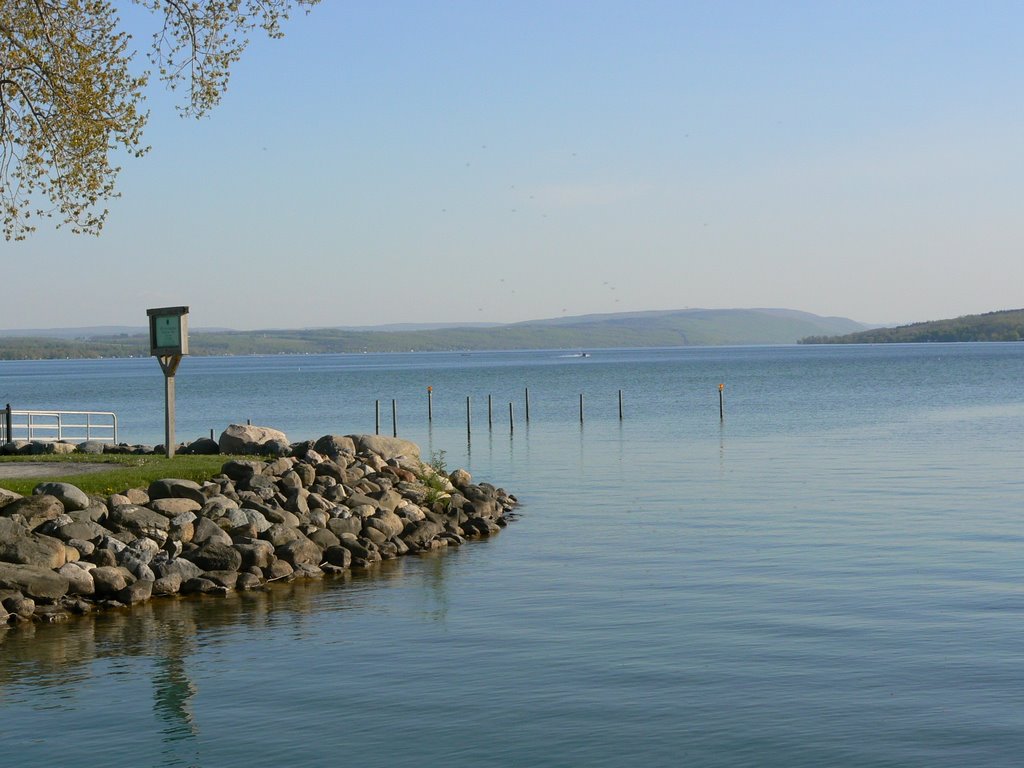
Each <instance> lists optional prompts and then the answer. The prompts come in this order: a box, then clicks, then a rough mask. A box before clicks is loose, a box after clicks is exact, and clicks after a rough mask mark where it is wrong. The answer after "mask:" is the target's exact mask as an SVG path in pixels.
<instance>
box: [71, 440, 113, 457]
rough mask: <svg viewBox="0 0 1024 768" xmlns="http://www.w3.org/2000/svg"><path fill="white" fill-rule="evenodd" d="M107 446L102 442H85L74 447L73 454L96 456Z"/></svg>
mask: <svg viewBox="0 0 1024 768" xmlns="http://www.w3.org/2000/svg"><path fill="white" fill-rule="evenodd" d="M106 447H107V444H106V443H104V442H103V441H102V440H85V441H84V442H81V443H79V444H78V445H77V446H75V453H87V454H90V455H93V456H98V455H99V454H101V453H103V452H104V451H105V450H106Z"/></svg>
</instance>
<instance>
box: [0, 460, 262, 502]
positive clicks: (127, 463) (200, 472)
mask: <svg viewBox="0 0 1024 768" xmlns="http://www.w3.org/2000/svg"><path fill="white" fill-rule="evenodd" d="M234 458H250V459H251V458H257V457H253V456H248V457H235V456H224V455H215V456H175V457H174V458H173V459H168V458H167V457H166V456H134V455H119V454H104V455H102V456H89V455H85V454H71V455H62V456H45V455H44V456H4V457H0V466H2V467H5V468H6V467H7V466H9V465H11V464H17V463H24V462H32V463H39V462H45V463H47V464H53V472H52V474H47V475H46V476H45V477H25V478H16V477H15V478H10V477H0V488H6V489H7V490H9V491H14V492H15V493H20V494H22V495H24V496H27V495H29V494H31V493H32V489H33V488H35V487H36V486H37V485H39V483H45V482H53V481H59V482H64V483H71V484H72V485H74V486H76V487H78V488H81V489H82V490H83V491H85V492H86V493H96V494H101V495H104V496H109V495H110V494H112V493H121V492H122V491H124V490H126V489H128V488H146V487H148V486H149V484H150V483H151V482H153V481H154V480H160V479H162V478H165V477H177V478H182V479H185V480H195V481H196V482H197V483H201V482H203V481H204V480H209V479H210V478H211V477H213V476H214V475H219V474H220V469H221V467H222V466H223V465H224V463H225V462H226V461H230V460H231V459H234ZM62 464H109V465H110V469H109V470H104V471H96V472H90V473H89V474H84V475H83V474H69V473H68V470H67V469H66V468H65V469H64V470H63V471H62V468H61V465H62Z"/></svg>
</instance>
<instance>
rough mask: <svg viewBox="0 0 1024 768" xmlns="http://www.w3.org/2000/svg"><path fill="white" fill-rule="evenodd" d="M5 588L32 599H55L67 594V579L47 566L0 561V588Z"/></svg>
mask: <svg viewBox="0 0 1024 768" xmlns="http://www.w3.org/2000/svg"><path fill="white" fill-rule="evenodd" d="M5 589H13V590H17V591H19V592H21V593H22V594H24V595H27V596H28V597H31V598H33V599H34V600H57V599H59V598H61V597H64V595H66V594H67V591H68V579H67V577H66V576H62V575H61V574H59V573H57V572H56V571H53V570H51V569H49V568H38V567H36V566H32V565H14V564H11V563H0V590H5Z"/></svg>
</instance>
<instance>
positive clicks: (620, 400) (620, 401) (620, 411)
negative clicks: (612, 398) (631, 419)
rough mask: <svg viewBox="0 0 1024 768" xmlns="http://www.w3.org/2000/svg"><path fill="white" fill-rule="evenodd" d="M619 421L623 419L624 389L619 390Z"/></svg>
mask: <svg viewBox="0 0 1024 768" xmlns="http://www.w3.org/2000/svg"><path fill="white" fill-rule="evenodd" d="M619 421H622V390H621V389H620V390H619Z"/></svg>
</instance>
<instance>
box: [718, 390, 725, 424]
mask: <svg viewBox="0 0 1024 768" xmlns="http://www.w3.org/2000/svg"><path fill="white" fill-rule="evenodd" d="M718 418H719V419H724V418H725V384H719V385H718Z"/></svg>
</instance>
